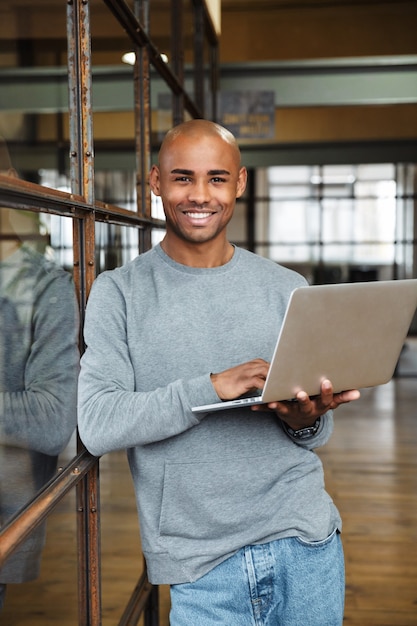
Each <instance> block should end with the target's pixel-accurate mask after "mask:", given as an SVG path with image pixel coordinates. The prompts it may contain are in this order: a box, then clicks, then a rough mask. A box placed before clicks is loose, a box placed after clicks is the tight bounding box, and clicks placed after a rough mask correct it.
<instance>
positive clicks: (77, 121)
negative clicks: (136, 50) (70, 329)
mask: <svg viewBox="0 0 417 626" xmlns="http://www.w3.org/2000/svg"><path fill="white" fill-rule="evenodd" d="M67 37H68V79H69V120H70V167H71V188H72V191H73V193H77V194H79V195H80V196H82V197H83V198H84V200H85V202H86V203H87V204H89V205H90V206H91V212H89V213H87V214H86V215H85V217H84V218H83V219H79V220H77V219H74V228H73V233H74V281H75V284H76V287H77V290H78V293H79V298H80V311H81V321H83V319H84V310H85V305H86V300H87V297H88V293H89V291H90V288H91V285H92V283H93V281H94V278H95V261H94V256H95V237H94V233H95V218H94V150H93V123H92V115H93V114H92V106H91V100H92V99H91V84H92V79H91V43H90V42H91V35H90V13H89V4H88V0H68V3H67ZM78 446H79V448H80V449H82V444H81V443H80V441H78ZM76 499H77V514H78V515H77V534H78V596H79V597H78V606H79V625H80V626H100V625H101V576H100V517H99V512H100V491H99V463H98V461H97V463H95V465H94V466H93V467H92V469H91V470H90V471H89V472H88V474H87V475H86V476H85V477H84V478H83V480H82V481H81V482H80V483H79V484H78V485H77V495H76Z"/></svg>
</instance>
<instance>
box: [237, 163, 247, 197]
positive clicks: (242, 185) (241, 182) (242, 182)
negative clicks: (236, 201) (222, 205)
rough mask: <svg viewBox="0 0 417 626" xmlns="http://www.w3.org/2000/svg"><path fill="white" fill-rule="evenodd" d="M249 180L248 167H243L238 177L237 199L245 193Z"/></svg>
mask: <svg viewBox="0 0 417 626" xmlns="http://www.w3.org/2000/svg"><path fill="white" fill-rule="evenodd" d="M247 179H248V172H247V169H246V167H241V168H240V170H239V175H238V179H237V185H236V198H240V196H241V195H242V194H243V192H244V191H245V189H246V181H247Z"/></svg>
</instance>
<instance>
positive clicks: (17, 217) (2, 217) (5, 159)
mask: <svg viewBox="0 0 417 626" xmlns="http://www.w3.org/2000/svg"><path fill="white" fill-rule="evenodd" d="M0 173H1V174H3V175H8V176H12V177H16V176H17V173H16V172H15V170H14V169H13V168H12V167H11V163H10V159H9V155H8V151H7V147H6V145H5V143H4V141H2V140H1V138H0ZM36 234H39V221H38V217H37V215H36V214H35V213H31V212H26V211H19V210H16V209H10V208H8V207H1V208H0V478H1V480H0V526H3V525H4V524H6V523H7V522H8V521H10V519H11V518H12V517H13V515H15V514H16V513H17V511H19V510H20V509H21V508H23V507H24V506H26V505H27V504H28V503H29V502H30V501H31V500H32V499H33V497H34V496H35V495H36V494H37V493H38V491H39V490H40V489H41V487H43V486H44V485H45V484H46V483H47V481H49V480H50V479H51V478H52V477H53V476H54V474H55V473H56V469H57V460H58V455H59V454H60V452H61V451H62V450H63V449H64V448H65V446H66V445H67V443H68V441H69V439H70V437H71V434H72V433H73V432H74V430H75V426H76V421H77V417H76V409H77V399H76V398H77V396H76V394H77V379H78V368H79V351H78V329H79V324H78V305H77V299H76V294H75V289H74V284H73V281H72V278H71V275H70V274H69V273H68V272H66V271H64V270H63V269H61V268H60V267H58V266H57V265H55V264H54V263H53V262H52V261H50V260H48V259H47V258H46V257H45V256H44V255H43V254H40V253H39V252H37V251H36V250H35V249H34V248H33V247H31V246H30V245H28V244H24V243H22V238H24V237H25V236H29V235H32V236H33V235H36ZM45 531H46V526H45V524H44V523H43V524H40V525H39V526H38V527H37V528H35V530H34V531H33V532H32V533H31V534H30V535H29V537H28V538H27V539H26V540H25V541H24V542H23V543H22V544H21V545H20V546H19V547H18V548H17V549H16V550H15V551H14V552H13V553H12V554H11V555H10V557H9V558H7V559H6V561H5V563H4V564H3V565H2V566H1V567H0V611H1V609H2V607H3V603H4V599H5V595H6V588H7V586H8V585H9V584H13V583H23V582H28V581H32V580H34V579H36V578H37V577H38V575H39V570H40V564H41V557H42V551H43V547H44V543H45Z"/></svg>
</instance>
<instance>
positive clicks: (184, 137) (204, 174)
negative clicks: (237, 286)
mask: <svg viewBox="0 0 417 626" xmlns="http://www.w3.org/2000/svg"><path fill="white" fill-rule="evenodd" d="M150 185H151V189H152V191H153V192H154V193H155V194H156V195H157V196H160V197H161V199H162V202H163V205H164V211H165V216H166V228H167V231H166V237H165V240H164V241H165V243H166V245H167V246H169V248H170V250H174V249H175V251H176V255H177V256H178V255H181V251H182V250H184V251H185V250H187V252H189V251H190V250H192V249H193V248H194V247H195V246H199V247H200V249H201V248H202V247H204V249H205V250H207V249H211V250H213V251H214V250H217V251H218V250H220V248H221V247H222V246H224V245H225V244H227V239H226V226H227V224H228V223H229V221H230V219H231V217H232V215H233V210H234V206H235V201H236V198H238V197H240V196H241V195H242V193H243V191H244V189H245V185H246V169H245V168H244V167H241V166H240V153H239V149H238V147H237V144H236V142H235V140H234V138H233V136H232V135H230V133H228V131H225V129H222V128H221V127H219V126H217V125H216V124H213V123H212V122H207V121H205V120H193V121H192V122H186V123H185V124H181V125H180V126H179V127H176V128H174V129H173V131H171V133H168V135H167V137H166V139H165V141H164V143H163V145H162V147H161V151H160V154H159V166H154V167H153V168H152V170H151V173H150ZM171 256H172V255H171Z"/></svg>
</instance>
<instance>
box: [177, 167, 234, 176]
mask: <svg viewBox="0 0 417 626" xmlns="http://www.w3.org/2000/svg"><path fill="white" fill-rule="evenodd" d="M171 174H183V175H184V176H192V175H193V174H194V171H193V170H183V169H181V168H176V169H174V170H171ZM207 175H208V176H230V172H229V171H228V170H209V171H208V172H207Z"/></svg>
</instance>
